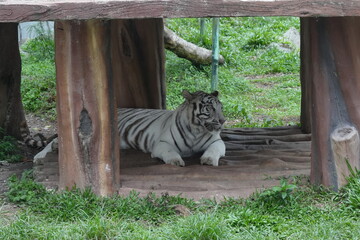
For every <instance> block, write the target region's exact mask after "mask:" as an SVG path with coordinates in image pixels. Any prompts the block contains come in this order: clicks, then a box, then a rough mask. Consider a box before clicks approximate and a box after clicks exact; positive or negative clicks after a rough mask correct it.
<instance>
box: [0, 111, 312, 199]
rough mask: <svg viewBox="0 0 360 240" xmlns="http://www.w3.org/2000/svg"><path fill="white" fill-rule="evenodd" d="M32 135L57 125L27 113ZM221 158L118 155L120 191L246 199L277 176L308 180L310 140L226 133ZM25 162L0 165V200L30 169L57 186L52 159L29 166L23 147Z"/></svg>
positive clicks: (274, 131)
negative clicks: (180, 160) (178, 161)
mask: <svg viewBox="0 0 360 240" xmlns="http://www.w3.org/2000/svg"><path fill="white" fill-rule="evenodd" d="M27 121H28V125H29V127H30V131H31V132H32V134H35V133H38V132H41V133H43V134H44V135H45V136H47V137H48V136H51V135H52V134H54V133H55V132H56V124H55V123H54V122H49V121H46V120H44V119H41V118H38V117H36V116H33V115H27ZM223 139H224V140H225V144H226V146H227V152H226V157H224V158H222V159H221V160H220V166H218V167H213V166H201V165H200V163H199V162H200V160H199V156H195V157H193V158H188V159H185V163H186V166H185V167H177V166H171V165H166V164H163V163H162V162H161V161H160V160H158V159H151V157H150V155H149V154H144V153H141V152H139V151H132V150H130V151H121V170H120V178H121V189H120V190H119V193H120V194H122V195H126V194H128V193H129V192H130V191H131V190H136V191H138V192H139V193H140V195H146V194H148V193H149V192H154V193H157V194H162V193H165V192H166V193H169V194H171V195H181V196H184V197H190V198H194V199H200V198H216V199H223V198H224V197H248V196H249V195H251V194H252V193H253V192H255V191H258V190H260V189H263V188H266V187H271V186H275V185H278V184H279V179H281V178H291V177H294V176H298V177H302V178H307V177H308V176H309V174H310V143H311V142H310V137H309V136H308V135H306V134H302V133H301V131H300V129H298V128H296V127H284V128H271V129H225V130H224V131H223ZM22 148H23V152H24V155H25V156H26V158H24V162H21V163H17V164H8V165H0V196H1V194H3V193H4V192H5V191H6V190H7V184H6V180H7V178H8V177H9V176H11V175H12V174H16V175H18V176H20V175H21V172H22V171H24V170H26V169H31V168H34V170H35V173H36V179H37V180H38V181H39V182H41V183H43V184H44V185H46V186H47V187H52V188H53V187H55V188H56V187H57V185H58V163H57V155H52V156H51V157H50V158H47V159H44V161H42V162H41V163H38V164H33V162H32V161H31V160H32V157H33V156H34V154H36V152H37V150H34V149H29V148H26V147H22Z"/></svg>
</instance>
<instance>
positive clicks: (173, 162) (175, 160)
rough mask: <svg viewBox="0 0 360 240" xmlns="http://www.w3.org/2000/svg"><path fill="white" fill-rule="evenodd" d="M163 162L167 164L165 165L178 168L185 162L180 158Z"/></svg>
mask: <svg viewBox="0 0 360 240" xmlns="http://www.w3.org/2000/svg"><path fill="white" fill-rule="evenodd" d="M164 162H165V163H167V164H171V165H175V166H180V167H184V166H185V162H184V160H182V159H181V158H175V159H170V160H167V161H164Z"/></svg>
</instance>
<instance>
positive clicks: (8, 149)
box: [0, 128, 22, 163]
mask: <svg viewBox="0 0 360 240" xmlns="http://www.w3.org/2000/svg"><path fill="white" fill-rule="evenodd" d="M21 158H22V156H21V155H20V151H19V149H18V147H17V143H16V139H15V138H13V137H11V136H6V135H5V133H4V130H3V129H2V128H0V161H6V162H8V163H14V162H19V161H20V160H21Z"/></svg>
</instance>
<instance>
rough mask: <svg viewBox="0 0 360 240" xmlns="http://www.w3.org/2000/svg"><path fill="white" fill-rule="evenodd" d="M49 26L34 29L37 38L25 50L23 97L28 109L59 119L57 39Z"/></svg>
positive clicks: (23, 57) (23, 51)
mask: <svg viewBox="0 0 360 240" xmlns="http://www.w3.org/2000/svg"><path fill="white" fill-rule="evenodd" d="M46 29H48V28H45V23H40V24H39V25H35V26H33V28H32V31H33V34H36V36H37V37H36V38H34V39H32V40H29V41H27V42H26V43H24V44H23V45H22V46H21V59H22V81H21V95H22V101H23V105H24V108H25V109H26V110H27V111H29V112H34V113H37V114H40V115H44V114H46V115H47V117H49V118H50V119H52V120H54V119H55V118H56V110H55V105H56V104H55V99H56V81H55V79H56V76H55V59H54V56H55V50H54V36H53V33H52V32H51V31H47V30H46Z"/></svg>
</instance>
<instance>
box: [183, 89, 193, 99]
mask: <svg viewBox="0 0 360 240" xmlns="http://www.w3.org/2000/svg"><path fill="white" fill-rule="evenodd" d="M182 95H183V97H184V98H185V99H186V100H188V101H190V100H191V99H193V95H192V94H191V93H190V92H189V91H188V90H183V91H182Z"/></svg>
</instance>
